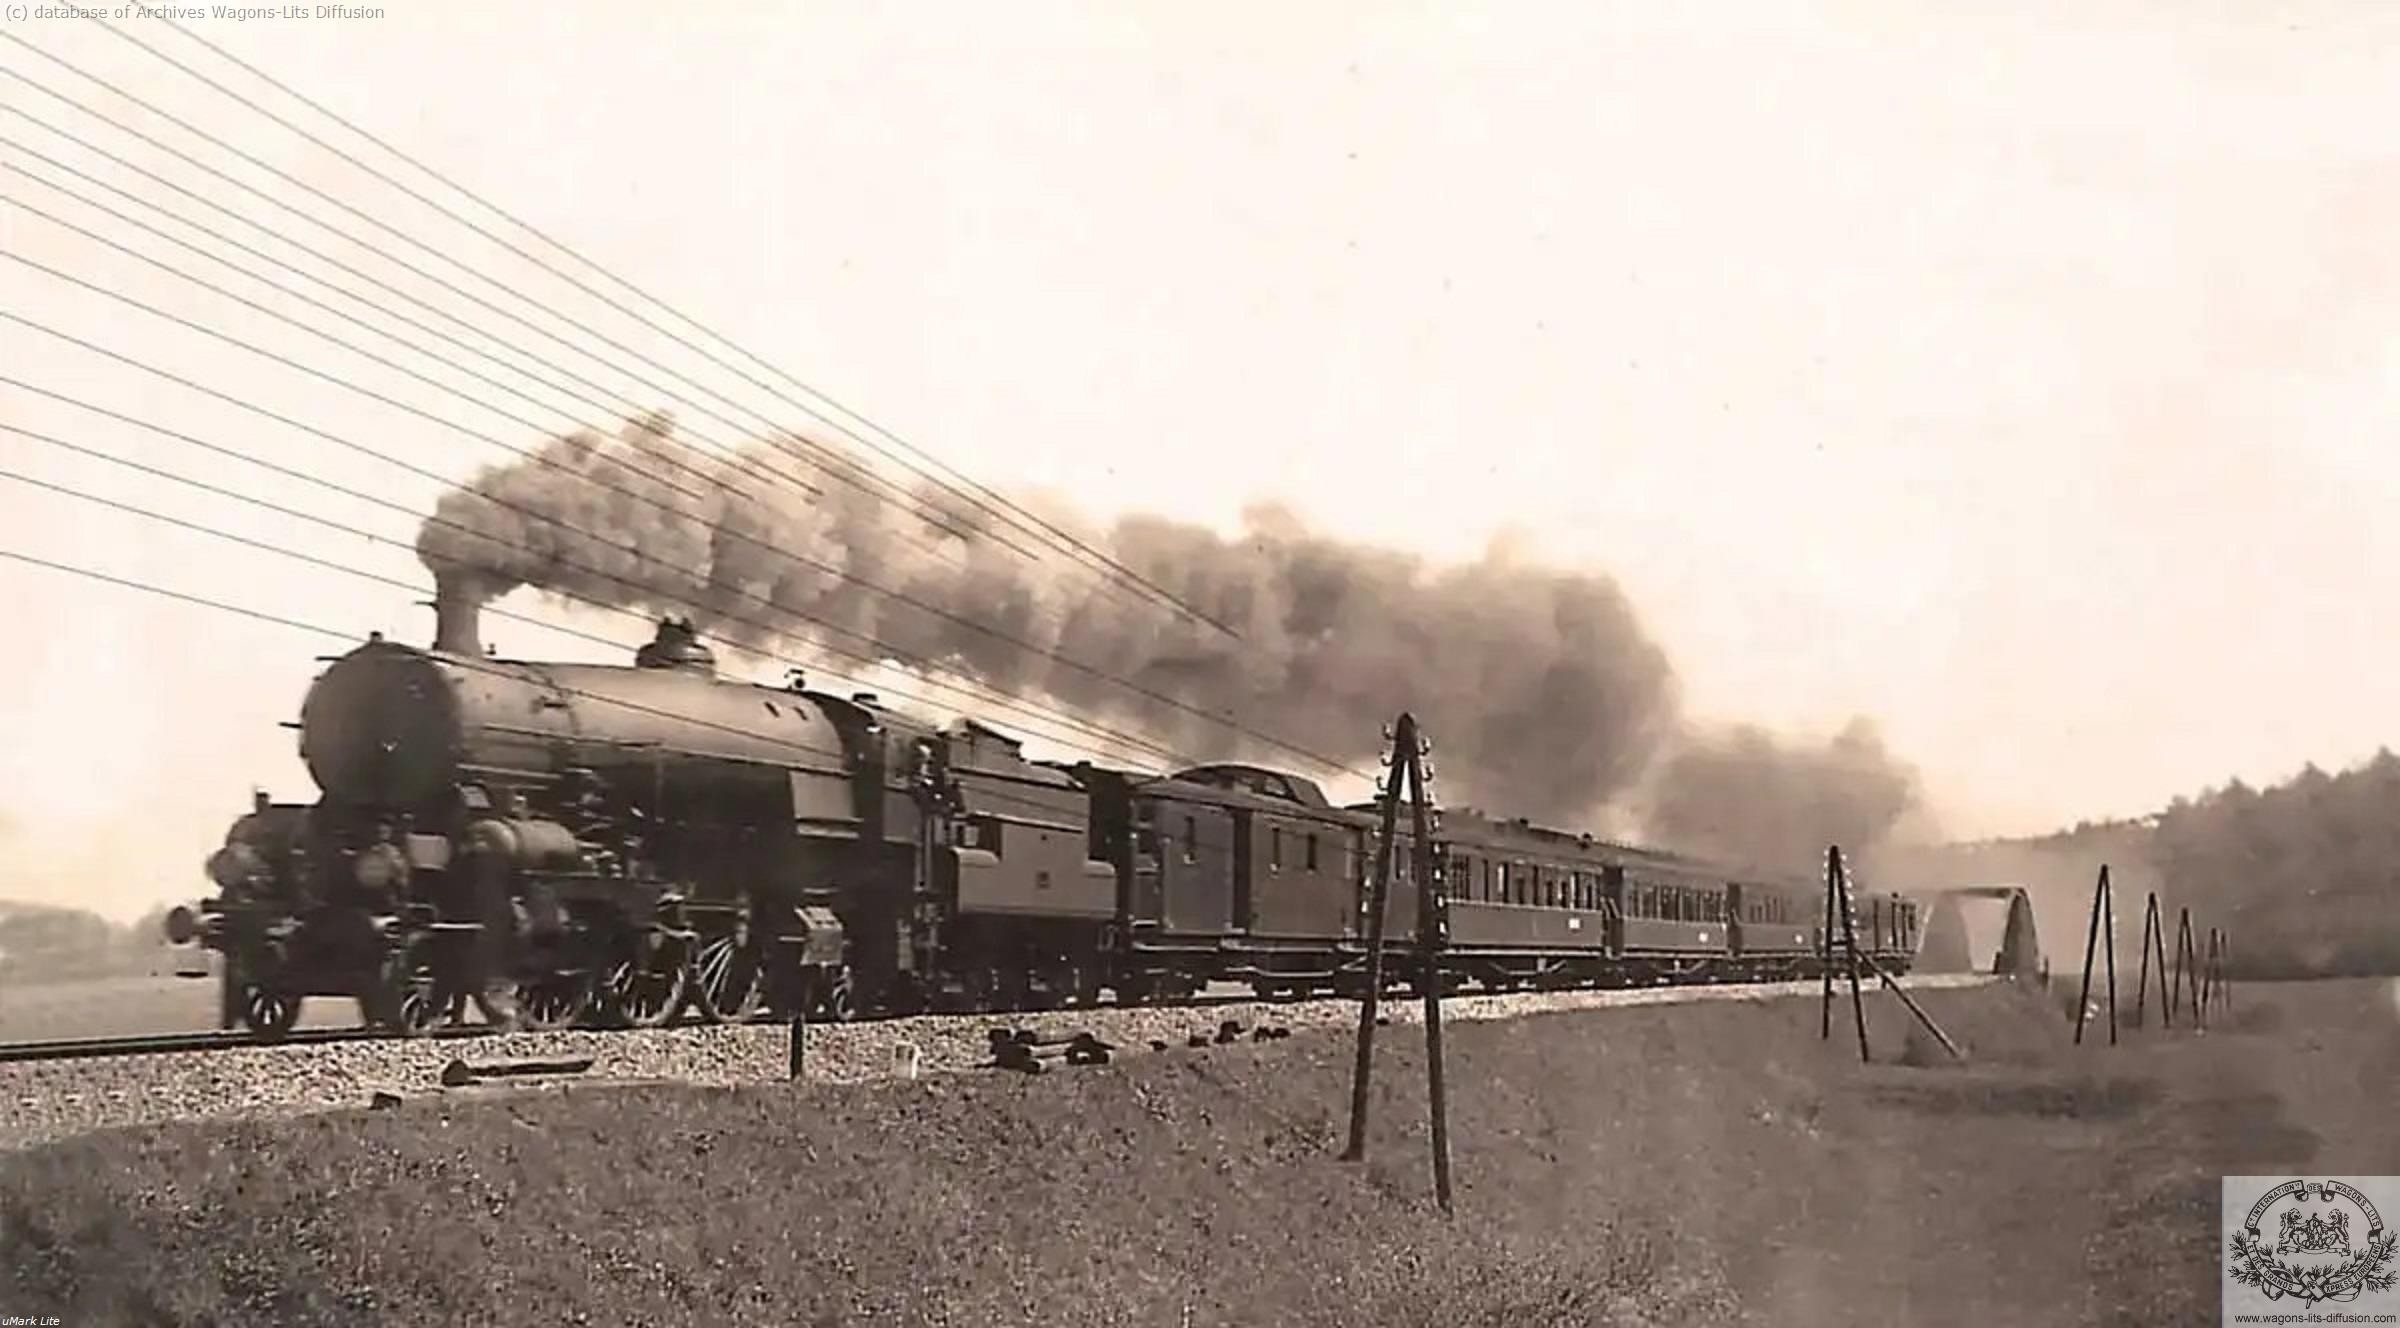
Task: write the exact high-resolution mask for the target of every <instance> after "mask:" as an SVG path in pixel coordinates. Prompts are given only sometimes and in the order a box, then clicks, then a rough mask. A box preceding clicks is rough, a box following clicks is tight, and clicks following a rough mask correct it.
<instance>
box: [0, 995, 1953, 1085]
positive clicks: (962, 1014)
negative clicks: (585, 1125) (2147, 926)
mask: <svg viewBox="0 0 2400 1328" xmlns="http://www.w3.org/2000/svg"><path fill="white" fill-rule="evenodd" d="M1987 980H1989V979H1987V978H1985V977H1983V976H1981V975H1967V974H1960V975H1948V974H1944V975H1938V976H1937V975H1930V974H1920V975H1918V976H1916V977H1915V978H1914V979H1912V981H1911V985H1912V986H1925V987H1947V986H1961V985H1969V984H1973V983H1978V982H1982V981H1987ZM1814 987H1815V983H1814V982H1813V981H1809V982H1799V981H1786V982H1713V983H1694V984H1688V985H1685V984H1675V985H1659V986H1653V987H1621V988H1598V987H1593V988H1570V989H1564V990H1562V991H1561V992H1560V993H1557V994H1568V993H1571V992H1576V991H1583V992H1598V991H1611V992H1614V993H1616V994H1617V995H1618V996H1619V998H1620V1000H1621V1002H1622V1003H1624V1004H1650V1003H1653V1002H1673V1001H1677V1000H1691V1001H1699V1000H1707V999H1711V997H1709V996H1706V995H1701V994H1700V993H1711V992H1713V993H1716V994H1717V996H1716V998H1720V999H1721V998H1723V997H1725V996H1733V995H1738V994H1740V993H1745V992H1767V991H1770V990H1773V989H1776V988H1788V989H1791V990H1792V991H1794V992H1798V991H1800V989H1802V988H1806V989H1809V990H1813V989H1814ZM1493 994H1494V993H1488V992H1461V993H1456V994H1454V995H1453V996H1452V997H1451V998H1450V999H1451V1000H1461V999H1475V998H1477V997H1485V996H1490V995H1493ZM1334 999H1339V998H1335V997H1330V996H1323V995H1311V996H1289V995H1280V996H1275V997H1271V998H1262V997H1260V996H1258V995H1257V994H1255V993H1253V992H1250V991H1248V990H1242V991H1239V992H1214V993H1202V994H1200V995H1197V996H1192V997H1189V998H1187V999H1184V1000H1181V1001H1175V1002H1172V1003H1161V1004H1158V1005H1148V1006H1117V1005H1114V1004H1104V1005H1100V1006H1066V1007H1061V1008H1056V1009H1046V1010H985V1011H958V1012H947V1013H937V1014H930V1015H928V1014H917V1015H908V1016H901V1015H882V1016H875V1017H872V1018H866V1019H860V1020H856V1021H854V1022H856V1023H859V1024H874V1023H881V1022H885V1021H886V1020H890V1019H898V1018H918V1019H922V1018H937V1019H957V1020H975V1019H980V1020H994V1019H1003V1020H1005V1019H1018V1020H1024V1019H1042V1018H1056V1017H1059V1016H1067V1015H1075V1014H1081V1013H1093V1012H1099V1011H1110V1012H1115V1011H1119V1010H1123V1011H1126V1012H1132V1011H1136V1010H1142V1009H1148V1010H1156V1011H1161V1012H1165V1011H1174V1010H1206V1009H1213V1008H1217V1007H1221V1006H1229V1005H1301V1004H1311V1003H1320V1002H1324V1001H1328V1000H1334ZM1351 999H1352V1000H1354V999H1355V998H1351ZM1385 1000H1386V1001H1387V1002H1394V1001H1397V1002H1398V1003H1400V1004H1411V1003H1413V1000H1414V998H1413V997H1408V996H1405V995H1398V994H1395V993H1387V994H1386V996H1385ZM748 1022H749V1026H751V1027H764V1026H772V1025H773V1023H774V1021H772V1020H751V1021H748ZM706 1026H707V1025H705V1024H702V1023H701V1022H700V1021H698V1020H693V1019H680V1020H677V1021H676V1022H675V1023H673V1024H670V1025H667V1027H670V1028H697V1027H706ZM524 1031H525V1030H519V1032H520V1033H523V1032H524ZM556 1031H558V1032H585V1033H594V1032H609V1031H613V1030H607V1029H560V1030H556ZM499 1035H500V1030H498V1029H495V1028H493V1027H491V1026H490V1025H488V1024H464V1025H452V1026H444V1027H440V1028H435V1029H431V1030H429V1031H427V1032H425V1033H420V1034H414V1035H410V1034H401V1033H392V1032H386V1031H383V1030H379V1029H368V1028H360V1027H350V1028H308V1029H295V1030H293V1031H292V1032H290V1033H287V1034H285V1035H284V1036H283V1037H281V1038H279V1039H277V1040H275V1041H271V1042H270V1041H262V1040H261V1039H259V1038H257V1037H254V1036H252V1035H251V1034H249V1033H245V1032H205V1033H159V1034H140V1035H132V1036H123V1037H96V1038H56V1039H45V1040H35V1041H21V1042H0V1064H9V1063H18V1062H26V1061H66V1060H92V1059H100V1058H106V1057H112V1056H156V1055H174V1054H184V1053H197V1052H209V1051H231V1050H235V1049H238V1048H244V1047H293V1046H313V1045H322V1044H326V1043H338V1042H392V1041H418V1040H426V1039H432V1040H442V1039H452V1040H455V1039H462V1038H483V1037H496V1036H499Z"/></svg>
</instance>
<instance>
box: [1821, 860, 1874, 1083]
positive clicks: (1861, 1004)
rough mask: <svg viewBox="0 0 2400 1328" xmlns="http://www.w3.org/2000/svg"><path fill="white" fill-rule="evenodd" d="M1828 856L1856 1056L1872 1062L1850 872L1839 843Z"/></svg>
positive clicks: (1872, 1056)
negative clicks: (1838, 904) (1838, 900)
mask: <svg viewBox="0 0 2400 1328" xmlns="http://www.w3.org/2000/svg"><path fill="white" fill-rule="evenodd" d="M1830 856H1831V857H1832V859H1833V877H1834V879H1835V880H1836V881H1838V882H1840V883H1841V896H1842V949H1843V951H1844V952H1845V953H1846V954H1848V955H1849V958H1850V962H1849V965H1848V967H1849V969H1850V1016H1851V1018H1853V1019H1855V1020H1857V1022H1858V1058H1859V1060H1861V1061H1864V1062H1872V1061H1873V1060H1874V1059H1875V1055H1874V1053H1873V1052H1871V1051H1869V1050H1868V1049H1867V999H1866V997H1864V996H1862V995H1860V994H1859V990H1858V923H1857V921H1856V919H1854V918H1853V917H1852V916H1851V909H1850V873H1849V872H1848V871H1846V870H1844V869H1843V867H1842V850H1841V846H1840V845H1838V844H1837V845H1835V846H1834V847H1833V850H1832V853H1831V855H1830Z"/></svg>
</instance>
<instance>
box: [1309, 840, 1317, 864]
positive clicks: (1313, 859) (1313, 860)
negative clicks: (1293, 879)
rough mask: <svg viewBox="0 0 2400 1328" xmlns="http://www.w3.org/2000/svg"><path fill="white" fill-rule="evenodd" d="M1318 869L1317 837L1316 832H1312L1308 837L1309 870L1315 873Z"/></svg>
mask: <svg viewBox="0 0 2400 1328" xmlns="http://www.w3.org/2000/svg"><path fill="white" fill-rule="evenodd" d="M1316 869H1317V837H1316V835H1314V834H1311V835H1309V837H1308V870H1309V871H1310V872H1312V873H1313V872H1315V871H1316Z"/></svg>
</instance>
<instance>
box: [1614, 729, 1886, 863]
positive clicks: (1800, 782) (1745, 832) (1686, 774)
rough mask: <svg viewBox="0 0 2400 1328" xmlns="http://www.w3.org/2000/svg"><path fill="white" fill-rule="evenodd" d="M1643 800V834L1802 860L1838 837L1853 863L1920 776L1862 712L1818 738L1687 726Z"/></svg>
mask: <svg viewBox="0 0 2400 1328" xmlns="http://www.w3.org/2000/svg"><path fill="white" fill-rule="evenodd" d="M1645 801H1646V802H1647V804H1648V806H1647V809H1646V814H1645V816H1644V818H1643V820H1644V823H1645V826H1646V828H1647V831H1648V833H1649V834H1651V835H1652V836H1653V837H1655V838H1657V839H1658V840H1660V841H1661V842H1663V843H1668V844H1673V845H1675V846H1677V847H1679V848H1687V849H1690V850H1693V851H1697V852H1702V853H1707V854H1713V855H1717V856H1721V857H1727V858H1732V859H1736V860H1739V861H1744V862H1750V863H1761V864H1783V863H1804V862H1810V861H1812V860H1815V859H1817V858H1821V857H1822V856H1823V854H1824V852H1825V848H1826V846H1827V845H1829V844H1839V845H1842V846H1843V847H1844V849H1845V850H1847V851H1848V852H1849V853H1850V855H1851V856H1852V859H1853V861H1856V860H1858V859H1859V858H1862V857H1864V856H1865V855H1867V854H1868V853H1869V852H1870V851H1871V850H1872V849H1873V848H1875V847H1876V846H1878V845H1880V844H1882V843H1883V842H1884V841H1885V839H1886V838H1887V837H1888V836H1889V835H1890V834H1891V833H1892V832H1893V830H1894V828H1895V827H1896V826H1898V825H1899V824H1900V822H1901V819H1902V818H1903V817H1904V816H1906V815H1908V814H1909V813H1910V812H1911V811H1912V810H1914V809H1916V807H1917V805H1918V784H1917V776H1916V772H1915V771H1914V770H1912V769H1910V768H1909V767H1908V766H1906V765H1904V764H1902V763H1900V762H1899V761H1897V760H1895V759H1894V758H1893V757H1892V756H1891V754H1890V753H1889V752H1887V751H1885V750H1884V746H1883V739H1882V737H1881V736H1880V735H1879V734H1878V733H1877V732H1876V730H1875V726H1874V724H1873V723H1872V722H1871V721H1868V720H1866V719H1863V718H1862V719H1855V720H1852V721H1851V722H1850V724H1849V726H1848V727H1847V728H1844V729H1843V730H1842V731H1841V732H1840V733H1839V734H1837V735H1835V736H1834V737H1833V738H1832V739H1831V740H1830V741H1827V742H1822V743H1809V742H1800V741H1794V740H1791V739H1784V738H1778V737H1776V736H1774V735H1773V734H1770V733H1767V732H1766V731H1764V730H1762V729H1758V728H1754V727H1749V726H1742V727H1738V728H1735V729H1733V730H1732V731H1730V732H1728V733H1724V734H1715V735H1709V734H1699V733H1692V734H1687V735H1686V737H1685V738H1684V739H1683V740H1682V741H1681V742H1680V743H1679V744H1678V745H1677V746H1676V748H1675V749H1674V750H1672V751H1670V752H1669V753H1668V754H1667V755H1666V757H1665V759H1664V761H1663V762H1662V763H1661V765H1660V767H1659V769H1658V770H1657V772H1656V774H1655V775H1654V777H1653V778H1652V780H1651V782H1650V787H1649V788H1648V789H1647V791H1646V795H1645Z"/></svg>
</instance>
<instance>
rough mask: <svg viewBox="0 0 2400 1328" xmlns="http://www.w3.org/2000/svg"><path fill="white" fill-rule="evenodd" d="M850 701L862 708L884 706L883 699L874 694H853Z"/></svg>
mask: <svg viewBox="0 0 2400 1328" xmlns="http://www.w3.org/2000/svg"><path fill="white" fill-rule="evenodd" d="M850 699H851V700H853V701H856V702H857V703H858V704H860V705H862V706H875V705H882V704H883V700H882V698H880V697H878V696H876V695H875V693H873V692H852V693H850Z"/></svg>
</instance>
